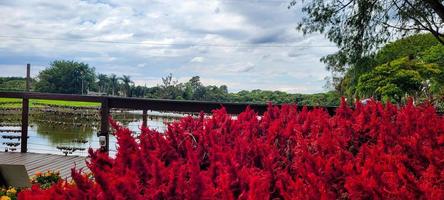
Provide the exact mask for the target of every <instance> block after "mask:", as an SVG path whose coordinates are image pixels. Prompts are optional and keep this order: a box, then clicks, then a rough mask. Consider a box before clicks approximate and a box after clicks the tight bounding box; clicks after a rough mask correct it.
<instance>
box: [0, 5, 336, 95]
mask: <svg viewBox="0 0 444 200" xmlns="http://www.w3.org/2000/svg"><path fill="white" fill-rule="evenodd" d="M288 2H289V1H286V0H282V1H281V0H185V1H184V0H180V1H179V0H177V1H176V0H146V1H144V0H127V1H123V0H109V1H105V0H95V1H94V0H89V1H88V0H86V1H81V0H63V1H54V0H40V1H33V0H14V1H9V0H0V30H1V31H0V76H23V75H24V74H25V71H24V69H25V67H24V66H25V65H26V63H31V64H32V75H34V76H35V75H36V74H37V73H38V71H39V70H42V69H44V68H45V67H47V66H48V65H49V63H50V62H51V61H53V60H56V59H68V60H75V61H81V62H85V63H88V64H89V65H90V66H92V67H95V68H96V72H98V73H106V74H110V73H115V74H117V75H119V76H120V75H123V74H125V75H130V76H131V78H132V79H133V80H134V82H135V83H136V84H138V85H147V86H154V85H157V84H160V83H161V77H165V76H166V75H168V74H169V73H172V74H173V76H174V77H175V78H176V79H178V81H180V82H185V81H187V80H188V79H190V78H191V77H192V76H196V75H197V76H200V77H201V81H202V82H203V83H204V84H212V85H222V84H225V85H227V86H228V88H229V90H230V91H231V92H236V91H239V90H252V89H263V90H281V91H286V92H291V93H317V92H322V91H324V90H325V89H324V88H323V86H324V85H325V79H324V78H325V77H326V76H328V75H329V73H328V72H327V71H326V70H325V65H324V64H323V63H321V62H319V59H320V58H321V57H322V56H325V55H328V54H330V53H333V52H335V51H336V47H335V46H334V45H333V44H332V43H330V42H329V41H328V40H326V39H325V38H324V37H323V36H322V35H319V34H312V35H306V36H303V34H302V33H300V32H298V31H297V30H296V29H295V27H296V25H297V23H298V22H299V21H300V20H301V10H300V5H299V6H296V7H294V8H292V9H288V8H287V6H288V4H289V3H288Z"/></svg>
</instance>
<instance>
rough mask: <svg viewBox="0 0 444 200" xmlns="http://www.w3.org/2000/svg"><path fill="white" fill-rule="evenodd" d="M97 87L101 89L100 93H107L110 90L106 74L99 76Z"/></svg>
mask: <svg viewBox="0 0 444 200" xmlns="http://www.w3.org/2000/svg"><path fill="white" fill-rule="evenodd" d="M97 79H98V82H97V86H98V87H99V93H100V92H106V91H107V90H108V89H107V88H108V85H109V82H110V81H109V79H108V76H107V75H106V74H99V75H97Z"/></svg>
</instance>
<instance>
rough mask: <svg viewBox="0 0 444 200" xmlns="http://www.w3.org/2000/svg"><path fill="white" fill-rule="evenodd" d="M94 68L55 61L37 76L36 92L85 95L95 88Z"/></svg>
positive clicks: (71, 62) (75, 63)
mask: <svg viewBox="0 0 444 200" xmlns="http://www.w3.org/2000/svg"><path fill="white" fill-rule="evenodd" d="M94 71H95V70H94V68H90V67H89V66H88V64H85V63H79V62H74V61H65V60H56V61H54V62H52V63H51V64H50V67H49V68H47V69H45V70H43V71H41V72H40V73H39V75H38V80H39V81H38V82H37V84H36V90H37V91H40V92H52V93H67V94H85V93H86V91H87V90H88V89H89V88H94V87H95V78H96V75H95V72H94Z"/></svg>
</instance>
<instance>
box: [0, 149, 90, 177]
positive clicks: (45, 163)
mask: <svg viewBox="0 0 444 200" xmlns="http://www.w3.org/2000/svg"><path fill="white" fill-rule="evenodd" d="M85 159H86V157H81V156H62V155H51V154H38V153H26V154H24V153H23V154H22V153H4V152H0V164H23V165H25V167H26V169H27V171H28V174H29V175H34V174H35V172H37V171H41V172H45V171H47V170H51V171H60V173H61V176H62V177H63V178H67V177H69V176H70V175H71V168H73V167H74V166H75V165H74V163H76V164H77V168H81V167H85V166H86V165H85ZM86 171H89V170H86Z"/></svg>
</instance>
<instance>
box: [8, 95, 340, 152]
mask: <svg viewBox="0 0 444 200" xmlns="http://www.w3.org/2000/svg"><path fill="white" fill-rule="evenodd" d="M0 97H3V98H18V99H22V129H21V140H20V141H21V149H20V152H22V153H26V152H27V151H28V145H27V144H28V116H29V99H47V100H66V101H82V102H98V103H101V106H100V116H101V117H100V133H99V135H100V136H104V137H105V138H106V145H105V147H104V151H108V150H109V123H108V118H109V113H110V112H109V111H110V109H111V108H123V109H133V110H142V111H143V124H144V125H146V124H147V111H148V110H152V111H169V112H187V113H188V112H190V113H191V112H205V113H211V111H212V110H214V109H218V108H221V107H224V108H225V109H226V110H227V112H228V113H229V114H239V113H241V112H242V111H244V110H245V109H246V108H247V107H248V106H249V107H250V108H252V109H253V110H254V111H255V112H257V113H259V114H262V113H264V112H265V111H266V110H267V104H255V103H221V102H207V101H182V100H165V99H162V100H161V99H146V98H123V97H113V96H84V95H72V94H52V93H36V92H0ZM307 108H308V109H313V108H314V107H311V106H308V107H307ZM323 108H325V109H326V110H327V111H328V112H329V113H330V114H334V112H335V110H336V107H323Z"/></svg>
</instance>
